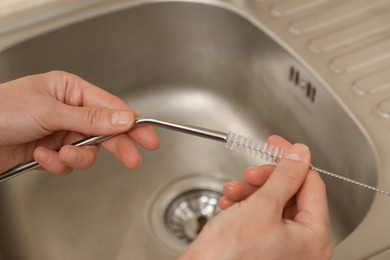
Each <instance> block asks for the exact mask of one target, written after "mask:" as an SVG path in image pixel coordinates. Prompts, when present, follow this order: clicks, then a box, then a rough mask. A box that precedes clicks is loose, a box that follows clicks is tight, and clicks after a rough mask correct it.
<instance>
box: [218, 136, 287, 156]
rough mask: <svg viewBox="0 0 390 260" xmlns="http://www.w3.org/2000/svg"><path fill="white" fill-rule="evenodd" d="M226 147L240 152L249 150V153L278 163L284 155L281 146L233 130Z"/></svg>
mask: <svg viewBox="0 0 390 260" xmlns="http://www.w3.org/2000/svg"><path fill="white" fill-rule="evenodd" d="M226 148H227V149H230V150H233V151H238V152H247V153H248V154H249V155H252V156H255V157H259V158H260V159H263V160H265V161H268V162H272V163H277V162H278V161H279V160H280V159H281V158H282V157H283V155H284V151H283V150H282V149H280V147H277V146H274V145H271V144H268V143H264V142H260V141H257V140H254V139H251V138H249V137H246V136H242V135H240V134H237V133H233V132H229V134H228V138H227V141H226Z"/></svg>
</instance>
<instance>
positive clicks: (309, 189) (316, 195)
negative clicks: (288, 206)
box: [295, 170, 329, 228]
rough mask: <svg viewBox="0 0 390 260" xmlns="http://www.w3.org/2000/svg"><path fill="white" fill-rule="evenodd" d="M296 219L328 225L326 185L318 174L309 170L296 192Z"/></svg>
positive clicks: (309, 223)
mask: <svg viewBox="0 0 390 260" xmlns="http://www.w3.org/2000/svg"><path fill="white" fill-rule="evenodd" d="M296 203H297V210H298V213H297V215H296V219H295V220H296V221H297V222H301V223H305V224H307V225H311V226H313V225H317V226H320V227H324V226H325V227H326V228H328V227H329V212H328V202H327V197H326V187H325V183H324V181H323V180H322V179H321V177H320V175H319V174H318V173H317V172H316V171H314V170H310V172H309V174H308V175H307V176H306V179H305V182H304V183H303V185H302V187H301V189H300V191H299V192H298V194H297V200H296Z"/></svg>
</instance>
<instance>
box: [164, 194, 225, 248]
mask: <svg viewBox="0 0 390 260" xmlns="http://www.w3.org/2000/svg"><path fill="white" fill-rule="evenodd" d="M221 196H222V195H221V193H220V192H216V191H212V190H192V191H188V192H185V193H183V194H181V195H179V196H178V197H177V198H176V199H174V201H173V202H172V203H171V204H170V205H169V206H168V209H167V211H166V212H165V225H166V227H167V228H168V230H169V231H170V232H171V233H172V234H173V235H174V236H175V237H177V238H178V239H180V240H182V241H183V242H185V243H190V242H192V240H194V239H195V238H196V236H197V235H198V234H199V232H200V231H201V230H202V228H203V226H204V225H206V223H207V222H208V221H209V220H210V219H211V218H212V217H214V216H215V215H216V214H218V213H219V211H220V209H219V207H218V199H219V198H220V197H221Z"/></svg>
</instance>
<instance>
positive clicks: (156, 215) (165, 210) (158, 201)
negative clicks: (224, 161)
mask: <svg viewBox="0 0 390 260" xmlns="http://www.w3.org/2000/svg"><path fill="white" fill-rule="evenodd" d="M227 181H228V179H227V178H226V177H225V176H224V175H222V174H192V175H186V176H184V177H181V178H178V179H176V180H174V181H172V182H171V183H169V184H168V185H167V186H166V187H164V188H163V189H162V190H161V191H158V192H157V194H156V195H155V197H154V200H153V202H152V204H151V207H150V209H149V222H150V227H151V233H152V236H153V237H154V238H156V239H157V240H159V242H160V243H162V244H164V245H166V246H168V247H169V248H171V249H173V250H175V251H177V252H180V251H182V250H183V249H184V248H185V247H186V246H187V245H188V244H189V243H191V242H192V241H193V240H194V239H195V238H196V236H197V235H198V234H199V232H200V231H201V230H202V228H203V226H204V225H206V224H207V222H208V221H209V220H210V219H211V218H212V217H214V216H215V215H217V214H218V213H219V212H220V209H219V207H218V199H219V198H220V197H221V196H222V189H223V185H224V184H225V183H226V182H227Z"/></svg>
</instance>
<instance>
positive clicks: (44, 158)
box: [36, 151, 51, 163]
mask: <svg viewBox="0 0 390 260" xmlns="http://www.w3.org/2000/svg"><path fill="white" fill-rule="evenodd" d="M36 157H37V160H38V161H40V162H43V163H48V162H49V161H50V158H51V155H50V153H47V152H45V151H39V152H37V153H36Z"/></svg>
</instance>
